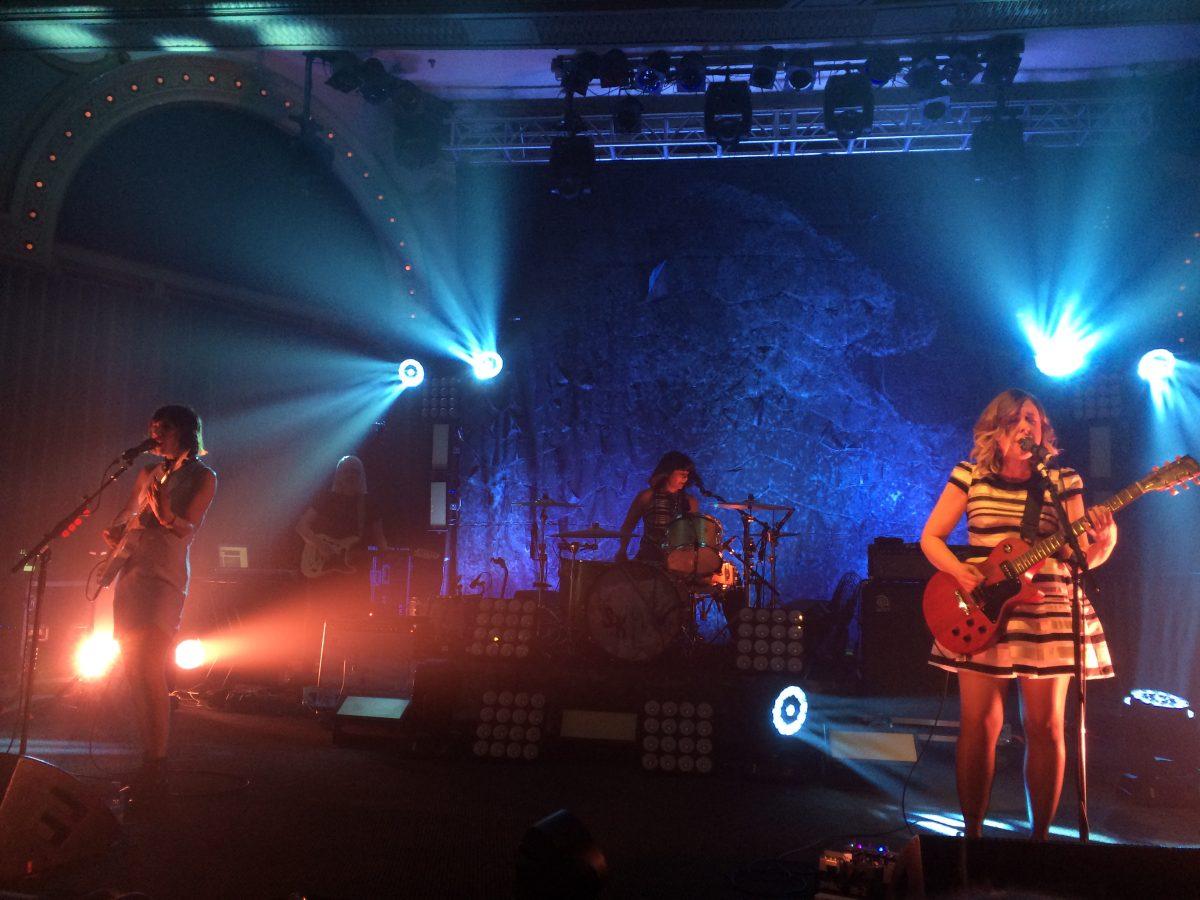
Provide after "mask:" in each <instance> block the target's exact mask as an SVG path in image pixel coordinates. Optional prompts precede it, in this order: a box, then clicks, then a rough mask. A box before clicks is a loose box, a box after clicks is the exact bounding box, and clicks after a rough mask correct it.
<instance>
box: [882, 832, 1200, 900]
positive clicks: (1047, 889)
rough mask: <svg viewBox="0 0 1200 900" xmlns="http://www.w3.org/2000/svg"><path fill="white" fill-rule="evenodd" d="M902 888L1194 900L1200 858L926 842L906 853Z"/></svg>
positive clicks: (921, 893) (1113, 847) (1196, 854)
mask: <svg viewBox="0 0 1200 900" xmlns="http://www.w3.org/2000/svg"><path fill="white" fill-rule="evenodd" d="M896 883H897V885H898V889H897V891H896V896H897V897H941V896H955V897H965V896H972V897H983V896H1001V894H1002V895H1003V896H1009V897H1011V896H1018V895H1020V896H1024V895H1025V893H1024V892H1028V891H1036V892H1037V896H1039V897H1040V896H1050V897H1087V898H1089V900H1097V898H1109V897H1111V898H1125V897H1195V896H1196V890H1197V887H1196V886H1197V885H1198V884H1200V850H1197V849H1195V848H1182V847H1143V846H1137V845H1133V844H1092V843H1088V844H1083V843H1079V842H1077V841H1052V842H1048V843H1042V844H1037V843H1031V842H1029V841H1023V840H1012V839H1004V838H983V839H980V840H964V839H962V838H951V837H943V836H941V835H936V834H922V835H921V836H919V837H916V838H913V840H912V841H911V842H910V843H909V845H908V846H907V847H906V848H905V849H904V851H903V852H902V853H901V858H900V861H899V863H898V871H897V873H896ZM993 892H996V893H993Z"/></svg>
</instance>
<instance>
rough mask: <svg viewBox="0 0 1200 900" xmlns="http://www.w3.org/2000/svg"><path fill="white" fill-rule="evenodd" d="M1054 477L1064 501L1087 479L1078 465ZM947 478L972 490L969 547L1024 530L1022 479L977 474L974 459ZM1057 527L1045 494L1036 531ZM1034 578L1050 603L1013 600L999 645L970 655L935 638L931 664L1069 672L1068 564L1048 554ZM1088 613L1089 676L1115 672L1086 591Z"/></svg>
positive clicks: (1000, 671) (1007, 673)
mask: <svg viewBox="0 0 1200 900" xmlns="http://www.w3.org/2000/svg"><path fill="white" fill-rule="evenodd" d="M1052 477H1053V478H1054V481H1055V483H1056V484H1057V485H1058V488H1059V490H1060V491H1061V492H1062V496H1063V499H1064V501H1065V500H1067V499H1068V498H1070V497H1077V496H1080V495H1082V493H1083V479H1081V478H1080V477H1079V474H1078V473H1077V472H1075V471H1074V470H1073V469H1066V468H1064V469H1059V470H1055V471H1053V474H1052ZM950 484H952V485H953V486H954V487H956V488H958V489H959V490H961V491H962V492H963V493H965V494H966V495H967V539H968V541H969V542H970V544H971V545H972V546H975V547H980V548H987V549H989V550H990V549H991V548H992V547H995V546H996V545H997V544H998V543H1000V541H1001V540H1002V539H1003V538H1004V537H1005V536H1007V535H1012V534H1019V533H1020V531H1021V518H1022V516H1023V515H1024V513H1025V499H1026V496H1027V495H1028V491H1029V487H1028V485H1027V484H1026V483H1025V482H1019V483H1018V482H1012V481H1006V480H1005V479H1003V478H1001V477H999V476H998V475H980V476H976V475H975V467H974V465H973V464H972V463H969V462H960V463H959V464H958V465H957V466H955V467H954V471H953V472H951V473H950ZM1058 530H1059V524H1058V516H1057V515H1056V514H1055V511H1054V507H1053V506H1052V505H1051V504H1050V499H1049V496H1046V497H1045V498H1044V500H1043V504H1042V515H1041V521H1040V522H1039V523H1038V537H1039V538H1041V537H1047V536H1049V535H1052V534H1054V533H1055V532H1057V531H1058ZM979 555H980V556H985V555H986V551H984V550H981V552H980V554H979ZM1033 583H1034V585H1035V586H1036V587H1037V588H1038V590H1040V591H1041V592H1042V593H1043V594H1044V595H1045V597H1046V600H1045V602H1044V603H1039V604H1029V605H1022V606H1018V607H1016V609H1015V610H1014V612H1013V613H1012V615H1011V616H1010V617H1009V619H1008V623H1007V624H1006V626H1005V630H1004V633H1003V634H1002V635H1001V636H1000V638H999V640H997V641H996V643H995V644H993V645H992V646H991V647H989V648H988V649H987V650H984V651H982V652H980V653H975V654H973V655H971V656H954V655H952V654H950V653H949V652H948V651H946V650H944V649H943V648H942V647H941V646H940V645H939V644H937V643H936V642H935V643H934V645H933V648H932V650H931V651H930V655H929V662H930V665H934V666H937V667H938V668H941V669H947V670H949V671H952V672H953V671H958V670H960V669H966V670H968V671H972V672H982V673H983V674H985V675H994V676H996V677H998V678H1016V677H1017V676H1021V677H1024V678H1045V677H1048V676H1051V675H1070V674H1072V673H1073V672H1074V671H1075V663H1074V660H1075V651H1074V647H1073V644H1072V640H1071V601H1070V591H1071V573H1070V569H1069V568H1068V567H1067V565H1066V564H1065V563H1063V562H1060V561H1059V560H1057V559H1055V558H1053V557H1051V558H1050V559H1048V560H1046V561H1045V562H1044V563H1043V564H1042V566H1041V568H1039V569H1038V570H1037V572H1036V574H1035V575H1034V576H1033ZM1083 614H1084V623H1085V627H1084V632H1085V634H1086V637H1087V641H1086V651H1085V654H1084V674H1085V677H1087V678H1088V679H1093V678H1111V677H1112V675H1113V667H1112V659H1111V657H1110V656H1109V653H1108V644H1107V643H1106V641H1105V639H1104V629H1103V628H1102V627H1101V625H1100V619H1099V618H1098V617H1097V616H1096V611H1095V610H1094V609H1093V608H1092V604H1091V602H1090V601H1088V600H1087V599H1086V598H1085V600H1084V604H1083Z"/></svg>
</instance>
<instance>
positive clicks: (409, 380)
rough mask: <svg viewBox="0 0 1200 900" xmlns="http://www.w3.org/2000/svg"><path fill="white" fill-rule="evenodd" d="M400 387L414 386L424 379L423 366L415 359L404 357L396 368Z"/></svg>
mask: <svg viewBox="0 0 1200 900" xmlns="http://www.w3.org/2000/svg"><path fill="white" fill-rule="evenodd" d="M397 375H398V376H399V378H400V387H402V388H415V387H416V386H417V385H419V384H420V383H421V382H422V381H424V380H425V367H424V366H423V365H421V363H420V362H418V361H417V360H415V359H406V360H404V362H402V363H400V367H399V368H398V369H397Z"/></svg>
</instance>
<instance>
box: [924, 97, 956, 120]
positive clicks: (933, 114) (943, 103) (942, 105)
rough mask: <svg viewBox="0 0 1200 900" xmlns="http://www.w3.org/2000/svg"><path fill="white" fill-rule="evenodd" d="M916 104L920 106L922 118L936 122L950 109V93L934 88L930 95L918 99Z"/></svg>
mask: <svg viewBox="0 0 1200 900" xmlns="http://www.w3.org/2000/svg"><path fill="white" fill-rule="evenodd" d="M917 105H918V106H919V107H920V108H921V118H922V119H925V120H926V121H928V122H936V121H938V120H939V119H944V118H945V117H946V113H948V112H949V111H950V94H949V93H948V92H947V91H944V90H935V92H934V95H933V96H932V97H926V98H925V99H924V100H919V101H918V102H917Z"/></svg>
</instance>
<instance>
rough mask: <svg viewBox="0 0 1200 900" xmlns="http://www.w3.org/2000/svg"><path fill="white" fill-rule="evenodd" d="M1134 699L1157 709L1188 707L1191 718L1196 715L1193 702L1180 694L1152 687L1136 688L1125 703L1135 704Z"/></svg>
mask: <svg viewBox="0 0 1200 900" xmlns="http://www.w3.org/2000/svg"><path fill="white" fill-rule="evenodd" d="M1134 700H1136V701H1137V702H1138V703H1144V704H1145V705H1146V706H1152V707H1154V708H1155V709H1186V710H1187V715H1188V718H1189V719H1190V718H1194V717H1195V713H1194V712H1193V711H1192V709H1191V704H1190V703H1188V702H1187V701H1186V700H1184V699H1183V698H1182V697H1180V696H1179V695H1178V694H1170V693H1167V692H1166V691H1156V690H1154V689H1152V688H1135V689H1133V690H1132V691H1130V692H1129V696H1128V697H1126V698H1125V705H1126V706H1133V701H1134Z"/></svg>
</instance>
